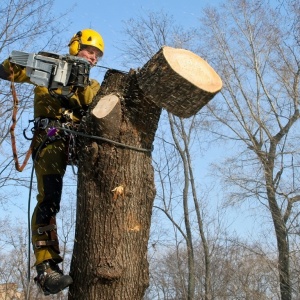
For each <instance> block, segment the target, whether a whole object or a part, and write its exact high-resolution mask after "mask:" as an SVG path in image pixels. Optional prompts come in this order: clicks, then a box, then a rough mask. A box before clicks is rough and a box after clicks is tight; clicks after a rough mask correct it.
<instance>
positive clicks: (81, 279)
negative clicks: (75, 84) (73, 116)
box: [69, 72, 161, 300]
mask: <svg viewBox="0 0 300 300" xmlns="http://www.w3.org/2000/svg"><path fill="white" fill-rule="evenodd" d="M135 82H136V80H135V74H131V75H124V74H121V73H111V72H108V74H107V76H106V78H105V80H104V82H103V85H102V89H101V94H100V95H99V96H97V97H96V99H95V101H94V103H96V104H97V103H98V101H99V99H100V101H99V103H101V98H103V99H104V102H106V104H105V103H104V104H103V105H102V108H103V107H108V109H107V110H108V111H109V113H108V114H105V113H104V114H103V115H101V114H100V118H99V110H98V108H99V104H97V105H95V107H92V110H91V111H92V113H91V115H90V117H88V118H87V119H86V121H85V123H84V124H83V126H84V128H85V132H86V133H87V134H89V135H93V136H99V137H104V138H105V139H109V140H113V141H115V142H118V143H122V144H125V145H129V146H133V147H136V148H137V149H136V150H135V149H132V148H130V149H128V148H127V147H126V146H124V147H123V146H119V145H114V144H113V143H110V142H107V141H103V140H97V139H90V138H86V139H84V140H83V141H82V144H83V146H82V148H81V155H80V163H79V172H78V199H77V202H78V203H77V222H76V235H75V244H74V252H73V259H72V267H71V275H72V277H73V279H74V284H73V285H72V286H71V287H70V290H69V299H76V300H89V299H90V300H95V299H107V300H112V299H124V300H126V299H128V300H133V299H142V297H143V295H144V292H145V290H146V288H147V286H148V262H147V244H148V237H149V229H150V219H151V212H152V205H153V200H154V197H155V187H154V178H153V168H152V165H151V152H147V151H139V150H138V149H139V148H144V149H151V147H152V143H153V139H154V134H155V131H156V128H157V124H158V120H159V116H160V112H161V109H160V108H158V107H157V106H156V105H154V104H153V103H148V102H147V100H145V99H142V97H143V95H142V94H141V93H140V91H139V90H138V88H137V86H136V85H135V84H134V83H135ZM110 94H114V95H115V96H117V97H118V99H117V101H115V100H116V99H115V96H106V98H105V97H104V96H105V95H110ZM107 97H108V98H109V99H112V100H108V101H107ZM105 99H106V100H105ZM110 101H112V102H113V103H114V104H112V105H111V106H110V105H108V104H107V103H108V102H110ZM82 130H83V129H82Z"/></svg>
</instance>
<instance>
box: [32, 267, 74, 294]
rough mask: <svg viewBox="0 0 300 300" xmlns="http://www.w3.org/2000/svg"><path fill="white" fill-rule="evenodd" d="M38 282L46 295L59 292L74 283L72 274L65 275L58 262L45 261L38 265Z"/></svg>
mask: <svg viewBox="0 0 300 300" xmlns="http://www.w3.org/2000/svg"><path fill="white" fill-rule="evenodd" d="M36 270H37V273H38V274H37V277H35V278H34V281H35V282H36V284H37V285H38V286H39V287H40V288H41V289H42V291H43V292H44V295H46V296H47V295H50V294H57V293H58V292H60V291H62V290H63V289H65V288H66V287H68V286H69V285H70V284H72V283H73V280H72V277H71V276H70V275H64V274H63V272H62V271H61V270H60V268H59V267H58V265H57V264H55V263H54V262H51V261H44V262H42V263H41V264H39V265H37V266H36Z"/></svg>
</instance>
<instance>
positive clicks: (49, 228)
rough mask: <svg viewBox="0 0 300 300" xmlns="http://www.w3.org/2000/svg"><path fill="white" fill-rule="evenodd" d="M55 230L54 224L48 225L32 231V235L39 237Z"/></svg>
mask: <svg viewBox="0 0 300 300" xmlns="http://www.w3.org/2000/svg"><path fill="white" fill-rule="evenodd" d="M56 229H57V226H56V224H50V225H47V226H44V227H39V228H38V229H37V230H34V231H32V235H41V234H43V233H45V232H47V231H52V230H56Z"/></svg>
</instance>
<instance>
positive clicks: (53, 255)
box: [0, 29, 104, 295]
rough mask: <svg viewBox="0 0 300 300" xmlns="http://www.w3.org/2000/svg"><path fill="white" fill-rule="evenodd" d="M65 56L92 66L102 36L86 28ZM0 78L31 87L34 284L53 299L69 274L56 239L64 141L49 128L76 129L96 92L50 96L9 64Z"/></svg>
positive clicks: (75, 89)
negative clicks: (32, 88) (35, 185)
mask: <svg viewBox="0 0 300 300" xmlns="http://www.w3.org/2000/svg"><path fill="white" fill-rule="evenodd" d="M68 46H69V53H70V55H72V56H77V57H81V58H84V59H86V60H87V61H88V62H89V64H90V66H91V67H92V66H95V65H96V64H97V62H98V60H99V59H100V58H101V57H102V56H103V52H104V42H103V39H102V37H101V35H100V34H99V33H98V32H96V31H94V30H92V29H84V30H81V31H79V32H77V33H76V34H75V35H74V36H73V37H72V39H71V40H70V43H69V45H68ZM0 78H2V79H5V80H12V81H14V82H17V83H31V84H34V85H35V89H34V119H35V121H34V129H35V130H34V137H33V143H32V159H33V161H34V168H35V173H36V179H37V189H38V195H37V204H36V207H35V209H34V212H33V215H32V222H31V230H32V245H33V249H34V254H35V258H36V262H35V267H36V270H37V276H36V277H35V281H36V283H37V284H38V286H39V287H40V288H41V289H42V290H43V292H44V294H45V295H49V294H56V293H58V292H59V291H61V290H63V289H65V288H66V287H68V286H69V285H70V284H71V283H72V282H73V280H72V278H71V276H70V275H64V274H63V272H62V271H61V269H60V268H59V266H58V264H59V263H61V262H62V261H63V259H62V257H61V256H60V250H59V243H58V237H57V226H56V214H57V213H58V212H59V210H60V201H61V194H62V187H63V176H64V174H65V171H66V166H67V164H68V160H67V157H68V155H69V153H67V152H68V147H69V145H68V144H69V142H68V136H67V134H64V132H63V130H62V131H58V132H57V133H56V134H55V135H54V136H53V137H51V139H49V138H47V137H48V136H49V129H50V128H53V127H55V126H58V127H64V126H65V125H66V124H67V126H71V128H72V126H76V125H78V124H79V122H80V120H81V118H82V116H83V114H84V112H85V111H86V110H87V108H88V105H89V104H90V103H91V101H92V99H93V98H94V96H95V95H96V93H97V92H98V90H99V89H100V84H99V83H98V82H97V81H96V80H93V79H91V80H89V82H88V84H87V86H84V87H82V86H67V87H59V88H58V89H56V90H54V91H50V90H49V89H48V88H47V87H45V86H39V85H37V84H35V83H33V82H31V81H30V77H28V75H26V68H25V67H24V66H20V65H17V64H13V63H11V62H10V58H8V59H6V60H5V61H4V62H3V63H2V64H0Z"/></svg>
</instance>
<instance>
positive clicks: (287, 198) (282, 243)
mask: <svg viewBox="0 0 300 300" xmlns="http://www.w3.org/2000/svg"><path fill="white" fill-rule="evenodd" d="M296 20H299V9H296V7H295V6H289V14H288V15H287V14H285V13H284V11H283V10H276V9H274V8H273V7H272V6H271V4H269V3H268V2H264V1H260V2H257V1H251V0H250V1H245V0H238V1H228V2H227V3H226V5H224V6H222V7H218V9H212V8H210V9H206V10H205V16H204V17H203V19H202V28H203V32H201V39H202V41H203V42H204V43H203V45H202V49H201V50H202V51H205V53H206V54H207V57H209V58H210V60H211V61H213V62H214V64H215V65H216V66H217V70H218V71H219V72H220V75H221V77H222V79H223V82H224V88H223V90H222V96H223V99H222V100H223V101H218V103H217V102H213V103H211V105H210V111H211V113H212V116H213V117H214V119H215V120H217V121H218V122H220V123H221V124H223V129H224V130H222V131H219V132H218V133H217V134H219V135H220V136H222V137H224V138H227V139H230V140H231V141H235V142H236V144H237V145H238V148H236V150H237V151H236V153H234V157H232V158H231V159H228V160H227V161H226V162H225V163H223V164H222V166H220V168H219V170H220V171H221V173H222V176H223V178H224V180H225V183H226V186H227V187H228V190H229V193H230V201H242V200H246V199H249V200H251V199H257V200H259V201H260V203H261V204H262V205H263V207H264V208H267V209H268V211H269V212H270V216H271V219H272V222H273V226H274V227H273V228H274V231H275V237H276V240H277V249H278V276H279V278H280V280H279V281H280V290H281V299H284V300H286V299H291V297H292V286H291V277H290V276H291V273H290V244H289V233H290V232H291V229H293V228H294V227H295V225H296V224H298V222H297V220H298V208H299V200H300V196H299V179H300V178H299V170H298V169H299V158H300V157H299V147H298V143H297V141H298V139H299V127H298V123H297V121H298V118H299V75H300V57H299V53H300V51H299V50H300V47H299V46H300V45H299V31H298V30H299V28H298V30H296V27H295V24H296ZM298 24H299V23H298ZM295 30H296V31H295ZM211 41H214V42H213V43H209V42H211ZM205 43H206V44H205ZM207 45H209V46H208V47H207Z"/></svg>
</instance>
